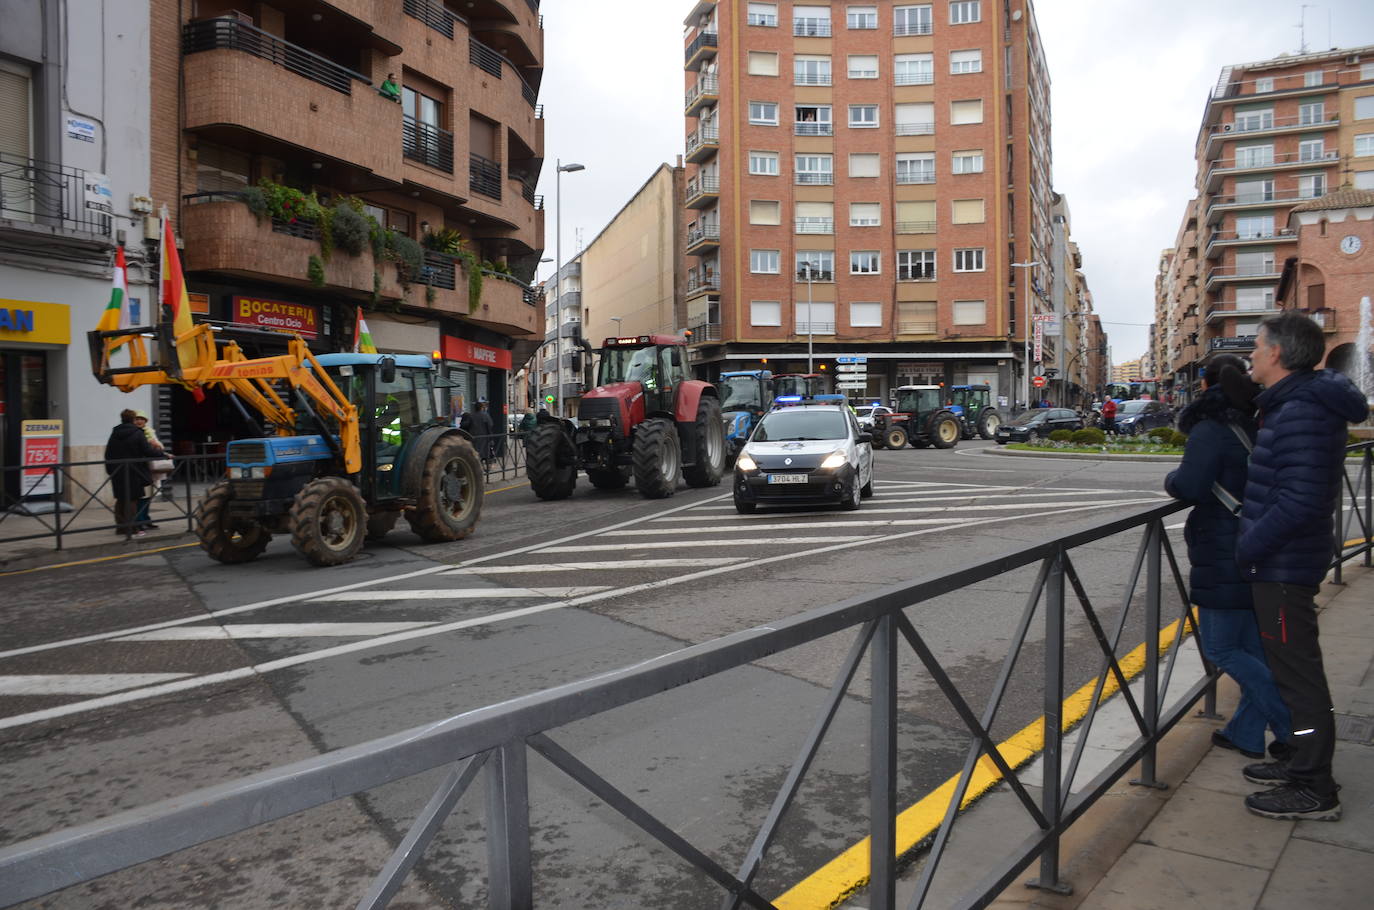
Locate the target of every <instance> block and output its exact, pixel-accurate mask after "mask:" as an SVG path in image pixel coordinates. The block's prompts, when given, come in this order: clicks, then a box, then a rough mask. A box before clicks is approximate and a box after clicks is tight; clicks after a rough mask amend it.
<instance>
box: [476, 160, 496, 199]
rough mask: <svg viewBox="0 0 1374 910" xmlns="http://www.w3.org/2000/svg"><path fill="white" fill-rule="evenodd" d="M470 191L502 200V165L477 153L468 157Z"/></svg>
mask: <svg viewBox="0 0 1374 910" xmlns="http://www.w3.org/2000/svg"><path fill="white" fill-rule="evenodd" d="M468 189H470V190H472V191H473V192H474V193H478V194H480V195H482V196H487V197H489V198H491V199H500V198H501V164H500V162H497V161H492V160H491V159H490V158H483V157H482V156H481V155H478V154H476V153H475V152H474V153H472V154H470V155H469V156H468Z"/></svg>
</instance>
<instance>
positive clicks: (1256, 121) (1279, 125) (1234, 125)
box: [1212, 113, 1341, 136]
mask: <svg viewBox="0 0 1374 910" xmlns="http://www.w3.org/2000/svg"><path fill="white" fill-rule="evenodd" d="M1241 116H1242V119H1240V120H1233V121H1231V122H1230V123H1220V124H1217V125H1216V126H1214V127H1212V135H1213V136H1219V135H1222V134H1229V135H1233V136H1234V135H1236V134H1242V135H1243V134H1246V133H1267V132H1270V131H1277V130H1290V129H1297V128H1304V127H1305V128H1317V127H1337V126H1340V124H1341V117H1340V115H1339V114H1334V113H1333V114H1325V113H1323V114H1322V116H1320V117H1313V116H1311V115H1309V114H1297V115H1295V116H1290V117H1253V118H1249V119H1244V115H1241Z"/></svg>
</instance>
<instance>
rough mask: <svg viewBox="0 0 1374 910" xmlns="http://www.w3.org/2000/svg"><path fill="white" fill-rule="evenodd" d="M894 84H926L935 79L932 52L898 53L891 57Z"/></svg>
mask: <svg viewBox="0 0 1374 910" xmlns="http://www.w3.org/2000/svg"><path fill="white" fill-rule="evenodd" d="M892 81H893V84H895V85H928V84H930V83H931V82H934V81H935V55H934V54H898V55H897V56H895V57H893V58H892Z"/></svg>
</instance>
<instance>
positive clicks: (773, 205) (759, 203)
mask: <svg viewBox="0 0 1374 910" xmlns="http://www.w3.org/2000/svg"><path fill="white" fill-rule="evenodd" d="M749 223H750V224H782V203H781V202H776V201H770V200H766V199H750V200H749Z"/></svg>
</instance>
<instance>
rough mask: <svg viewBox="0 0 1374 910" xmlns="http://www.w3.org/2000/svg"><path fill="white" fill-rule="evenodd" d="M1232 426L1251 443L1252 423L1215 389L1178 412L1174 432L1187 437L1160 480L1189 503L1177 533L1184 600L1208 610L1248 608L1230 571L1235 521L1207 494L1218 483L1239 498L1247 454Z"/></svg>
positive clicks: (1235, 572) (1241, 584)
mask: <svg viewBox="0 0 1374 910" xmlns="http://www.w3.org/2000/svg"><path fill="white" fill-rule="evenodd" d="M1232 426H1235V427H1237V428H1239V429H1240V431H1241V432H1242V433H1244V434H1245V435H1246V436H1247V437H1249V438H1250V439H1251V440H1252V441H1253V440H1254V433H1255V428H1254V424H1253V423H1252V422H1251V421H1250V420H1249V418H1247V417H1245V416H1244V415H1243V414H1241V413H1240V412H1239V411H1236V410H1235V409H1233V408H1231V407H1230V405H1228V404H1227V402H1226V396H1225V395H1224V394H1223V393H1222V390H1221V388H1220V387H1218V386H1214V387H1212V388H1210V389H1208V390H1207V391H1206V392H1204V393H1203V395H1202V397H1201V398H1199V399H1197V400H1196V401H1194V402H1193V403H1192V404H1190V405H1188V406H1187V407H1186V408H1184V409H1183V413H1181V414H1180V415H1179V418H1178V428H1179V429H1180V430H1182V431H1183V432H1184V433H1187V434H1188V444H1187V446H1186V447H1185V448H1184V450H1183V461H1182V462H1181V463H1180V464H1179V466H1178V470H1176V471H1174V472H1172V473H1171V474H1169V476H1168V477H1166V478H1165V479H1164V489H1165V491H1166V492H1168V494H1169V495H1170V496H1172V497H1174V498H1175V499H1181V500H1183V501H1184V502H1190V503H1192V504H1193V511H1192V512H1191V513H1190V514H1189V515H1188V522H1187V524H1185V525H1184V528H1183V537H1184V540H1186V541H1187V543H1188V561H1189V563H1191V564H1192V568H1191V569H1190V570H1189V573H1188V587H1189V589H1190V590H1189V598H1190V599H1191V600H1192V602H1193V603H1195V604H1197V605H1198V606H1199V607H1207V608H1210V609H1214V610H1248V609H1250V608H1251V601H1250V583H1249V582H1248V581H1246V579H1245V578H1244V577H1243V576H1242V575H1241V573H1240V569H1239V568H1237V566H1236V557H1235V553H1236V538H1237V536H1238V534H1239V530H1240V521H1239V520H1238V519H1237V518H1236V517H1235V516H1234V515H1232V514H1231V513H1230V512H1229V511H1228V510H1227V509H1226V507H1225V506H1223V505H1222V503H1221V501H1220V500H1218V499H1217V497H1216V495H1215V494H1214V493H1213V492H1212V484H1213V483H1220V484H1221V485H1222V486H1223V487H1224V488H1225V489H1226V490H1227V491H1228V492H1230V494H1231V495H1232V496H1234V497H1236V499H1240V498H1241V497H1242V496H1244V495H1245V474H1246V460H1247V459H1248V458H1249V456H1250V453H1249V450H1248V449H1246V447H1245V444H1244V443H1242V442H1241V440H1240V437H1239V436H1237V435H1236V434H1235V431H1234V430H1232V429H1231V427H1232Z"/></svg>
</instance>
